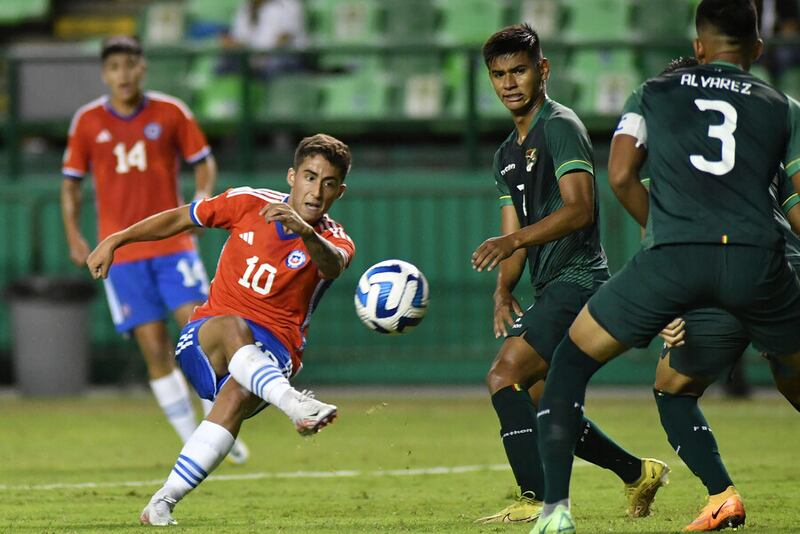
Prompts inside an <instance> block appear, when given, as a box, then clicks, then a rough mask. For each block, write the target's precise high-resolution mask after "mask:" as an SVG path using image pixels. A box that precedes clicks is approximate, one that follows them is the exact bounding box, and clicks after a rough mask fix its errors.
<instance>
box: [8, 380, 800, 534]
mask: <svg viewBox="0 0 800 534" xmlns="http://www.w3.org/2000/svg"><path fill="white" fill-rule="evenodd" d="M324 393H325V394H320V398H322V399H324V400H326V401H328V402H334V403H337V404H338V405H339V407H340V414H341V415H340V419H339V420H337V422H336V424H334V425H333V426H332V427H330V428H327V429H325V431H324V432H322V433H321V434H320V435H318V436H315V437H313V438H311V439H303V438H300V437H299V436H297V435H296V434H295V432H294V430H293V429H292V427H291V425H290V423H289V422H288V420H287V419H286V418H285V417H283V416H282V415H281V414H280V413H278V412H277V411H274V410H272V409H271V410H268V411H266V412H264V413H262V414H260V415H259V416H257V417H256V418H254V419H251V420H250V421H248V422H246V423H245V426H244V428H243V431H242V437H243V438H244V439H245V440H246V442H247V443H248V445H249V446H250V449H251V453H252V459H251V461H250V462H249V463H248V464H247V465H244V466H233V465H228V464H223V465H222V466H220V468H218V469H217V471H215V473H214V474H215V475H217V476H218V478H216V479H209V480H207V481H206V482H205V483H203V485H202V486H201V487H200V488H199V489H197V490H195V491H194V492H193V493H191V494H190V495H189V496H187V497H186V499H184V501H183V502H181V503H180V504H179V505H178V507H177V508H176V510H175V514H174V515H175V517H176V519H177V520H178V522H179V525H178V526H177V527H172V528H171V530H172V531H176V532H214V533H229V532H230V533H239V532H285V533H318V532H319V533H352V532H370V533H373V532H374V533H378V532H380V533H384V532H430V533H481V532H486V533H490V532H491V533H494V532H511V533H513V532H519V533H527V532H528V530H529V529H530V526H531V525H492V526H482V525H474V524H473V523H472V520H473V519H474V518H476V517H479V516H481V515H484V514H488V513H490V512H494V511H496V510H498V509H499V508H501V507H502V506H504V505H505V504H506V503H507V501H508V498H509V496H510V495H511V494H512V492H513V488H514V482H513V476H512V474H511V472H510V470H507V469H505V468H504V467H503V464H504V463H505V456H504V454H503V449H502V445H501V443H500V440H499V437H498V424H497V421H496V419H495V416H494V413H493V411H492V409H491V405H490V403H489V400H488V398H487V397H485V396H478V395H465V394H459V395H455V396H439V395H431V394H427V396H426V394H425V393H418V394H416V395H410V394H409V395H406V396H402V395H397V394H396V393H389V394H387V395H381V396H379V395H377V394H376V393H375V392H374V391H373V392H367V393H363V394H360V395H359V394H354V393H352V392H338V393H337V391H336V390H332V391H329V392H324ZM703 406H704V408H705V411H706V414H707V416H708V419H709V421H710V423H711V426H712V428H713V429H714V434H715V435H716V436H717V439H718V441H719V444H720V449H721V452H722V454H723V456H724V458H725V459H726V460H727V464H728V467H729V470H730V472H731V475H732V477H733V479H734V480H735V481H736V482H737V485H738V487H739V490H740V492H741V493H742V495H743V496H744V498H745V506H746V508H747V513H748V517H747V532H749V533H751V534H754V533H775V532H792V531H797V530H798V528H799V527H798V523H799V522H798V517H800V510H798V509H797V508H796V504H795V503H796V501H795V499H794V496H795V494H796V491H797V487H798V482H797V481H798V480H800V464H798V462H796V461H795V456H796V454H795V451H796V450H797V444H798V443H800V424H798V423H800V420H798V418H797V413H796V412H795V411H794V410H793V409H792V408H791V407H790V406H789V405H788V404H787V403H786V402H785V401H783V400H782V399H778V398H770V399H759V400H755V401H744V402H733V401H725V400H713V399H711V400H706V401H704V402H703ZM587 414H588V415H589V416H590V417H591V418H592V419H593V420H595V421H596V422H597V423H598V424H599V425H601V426H602V427H603V428H604V429H605V430H606V431H607V432H608V433H609V434H611V435H612V436H614V437H615V438H616V439H618V440H619V441H620V442H621V443H622V444H623V445H624V446H626V447H627V448H628V449H629V450H631V451H632V452H634V453H635V454H639V455H643V456H654V457H657V458H661V459H663V460H665V461H667V462H668V463H669V464H670V465H671V467H672V469H673V471H672V473H671V475H670V478H671V484H670V485H669V486H667V487H666V488H665V489H662V490H661V491H660V492H659V495H658V498H657V500H656V505H655V511H654V513H653V515H652V516H651V517H648V518H644V519H639V520H630V519H627V518H626V517H625V516H624V507H625V501H624V498H623V494H622V484H621V482H620V481H619V480H618V479H617V478H616V477H615V476H614V475H613V474H612V473H610V472H608V471H603V470H600V469H598V468H596V467H592V466H586V465H580V464H579V465H577V466H576V468H575V469H574V474H573V496H572V498H573V513H574V516H575V519H576V522H577V526H578V531H579V532H581V533H582V534H590V533H600V532H636V533H644V532H678V531H680V529H681V528H682V527H683V526H684V525H685V524H687V523H688V522H689V521H691V520H692V519H693V518H694V514H695V512H696V511H697V509H698V507H699V506H700V505H701V504H702V502H703V498H704V495H705V493H704V488H703V487H702V485H701V484H700V483H699V481H697V480H696V479H695V478H694V477H693V476H692V474H691V473H690V472H689V471H688V469H687V468H686V467H685V466H683V465H682V464H680V463H679V460H678V458H677V456H676V455H675V454H674V453H673V452H672V450H671V449H670V447H669V445H668V444H667V442H666V438H665V436H664V433H663V431H662V430H661V427H660V425H659V423H658V416H657V413H656V410H655V406H654V402H653V400H652V398H651V397H649V396H647V395H646V394H644V393H642V392H637V393H632V394H631V395H630V396H627V397H623V396H619V397H612V398H606V397H605V396H603V397H598V396H597V395H594V396H593V395H592V394H591V392H590V396H589V401H588V405H587ZM179 448H180V446H179V443H178V439H177V437H176V436H175V435H174V433H173V432H172V429H171V428H170V427H168V425H167V423H166V422H165V421H164V420H163V418H162V416H161V415H160V412H159V410H158V408H157V407H156V405H155V402H154V401H153V400H152V399H151V398H149V397H147V396H144V395H131V396H123V397H88V398H81V399H68V400H35V401H31V400H19V399H9V398H5V399H2V400H0V532H13V533H18V532H19V533H46V532H59V533H60V532H79V533H89V532H97V533H101V532H102V533H109V532H110V533H117V532H139V533H140V532H142V531H143V527H141V526H139V525H138V514H139V512H140V511H141V509H142V507H143V506H144V505H145V503H146V501H147V499H148V498H149V496H150V495H151V493H152V492H153V491H155V489H157V488H158V487H159V485H160V482H161V481H162V480H163V479H164V478H165V477H166V475H167V474H168V472H169V470H170V469H171V467H172V464H173V462H174V460H175V457H176V456H177V453H178V450H179Z"/></svg>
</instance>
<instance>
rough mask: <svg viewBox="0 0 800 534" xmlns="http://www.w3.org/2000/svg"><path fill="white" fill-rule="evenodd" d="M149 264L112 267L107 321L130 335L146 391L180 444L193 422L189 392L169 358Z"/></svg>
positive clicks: (107, 282) (162, 315)
mask: <svg viewBox="0 0 800 534" xmlns="http://www.w3.org/2000/svg"><path fill="white" fill-rule="evenodd" d="M150 262H151V260H141V261H133V262H126V263H121V264H118V265H113V266H112V267H111V269H110V270H109V274H108V278H107V279H106V280H105V281H104V287H105V290H106V297H107V299H108V304H109V308H110V310H111V317H112V319H113V320H114V325H115V327H116V329H117V331H118V332H120V333H121V334H125V335H127V334H133V337H134V338H135V340H136V343H137V345H138V346H139V350H140V352H141V354H142V356H143V357H144V360H145V364H146V365H147V374H148V377H149V383H150V389H151V390H152V391H153V395H154V396H155V398H156V402H157V403H158V405H159V406H160V407H161V409H162V410H163V411H164V415H166V417H167V420H168V421H169V422H170V424H171V425H172V426H173V428H174V429H175V431H176V432H177V433H178V435H179V436H180V438H181V440H182V441H186V440H187V439H188V438H189V436H190V435H191V434H192V431H193V430H194V427H195V426H196V421H195V417H194V410H193V408H192V403H191V400H190V398H191V397H190V394H189V388H188V387H187V385H186V380H185V379H184V377H183V375H182V374H181V372H180V371H179V370H178V369H177V368H176V366H175V362H174V358H173V357H172V343H171V342H170V340H169V337H168V336H167V330H166V325H165V324H164V319H165V318H166V313H165V310H164V302H163V300H162V299H161V296H160V294H159V290H158V284H157V281H156V279H155V277H154V276H153V272H152V270H151V269H150V267H149V263H150Z"/></svg>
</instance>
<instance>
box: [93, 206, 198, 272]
mask: <svg viewBox="0 0 800 534" xmlns="http://www.w3.org/2000/svg"><path fill="white" fill-rule="evenodd" d="M193 226H194V222H192V218H191V216H190V215H189V206H188V205H185V206H181V207H178V208H173V209H171V210H166V211H162V212H161V213H156V214H155V215H151V216H150V217H148V218H146V219H143V220H141V221H139V222H137V223H136V224H133V225H131V226H129V227H128V228H126V229H124V230H121V231H119V232H116V233H113V234H111V235H110V236H108V237H107V238H105V239H104V240H103V241H102V242H101V243H100V244H99V245H97V248H95V249H94V250H93V251H92V253H91V254H89V258H88V259H87V260H86V265H87V266H88V267H89V272H90V273H91V274H92V276H93V277H94V278H105V277H106V276H108V269H109V268H110V267H111V264H112V263H113V261H114V251H116V250H117V249H118V248H119V247H121V246H122V245H127V244H128V243H134V242H136V241H158V240H159V239H165V238H167V237H171V236H173V235H175V234H179V233H181V232H184V231H186V230H188V229H189V228H192V227H193Z"/></svg>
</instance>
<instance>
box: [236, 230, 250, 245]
mask: <svg viewBox="0 0 800 534" xmlns="http://www.w3.org/2000/svg"><path fill="white" fill-rule="evenodd" d="M239 237H240V238H241V240H242V241H244V242H245V243H247V244H248V245H252V244H253V232H244V233H241V234H239Z"/></svg>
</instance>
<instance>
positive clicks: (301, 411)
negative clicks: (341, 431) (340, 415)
mask: <svg viewBox="0 0 800 534" xmlns="http://www.w3.org/2000/svg"><path fill="white" fill-rule="evenodd" d="M290 391H291V390H290ZM336 410H337V409H336V406H334V405H333V404H325V403H324V402H320V401H318V400H317V399H315V398H314V393H312V392H311V391H308V390H303V392H302V393H296V395H295V400H294V402H293V403H292V405H291V406H290V407H289V409H288V410H287V411H286V415H288V416H289V419H291V420H292V422H293V423H294V426H295V428H296V429H297V432H299V433H300V435H301V436H310V435H311V434H316V433H317V432H319V431H320V430H322V429H323V428H324V427H326V426H327V425H329V424H331V423H332V422H333V420H334V419H336V415H337V412H336Z"/></svg>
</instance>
